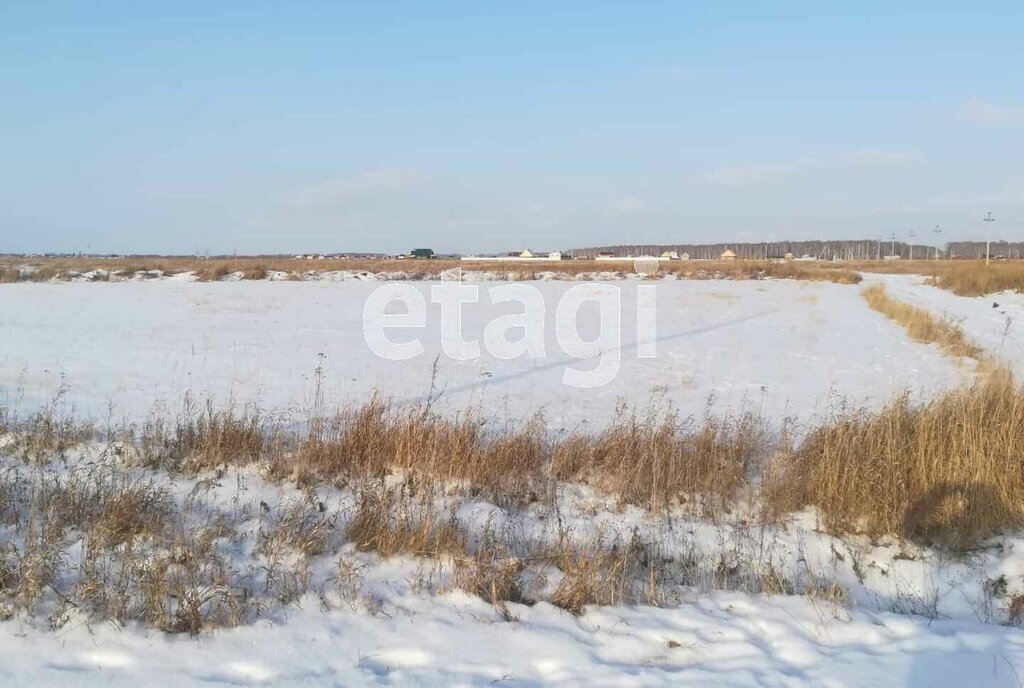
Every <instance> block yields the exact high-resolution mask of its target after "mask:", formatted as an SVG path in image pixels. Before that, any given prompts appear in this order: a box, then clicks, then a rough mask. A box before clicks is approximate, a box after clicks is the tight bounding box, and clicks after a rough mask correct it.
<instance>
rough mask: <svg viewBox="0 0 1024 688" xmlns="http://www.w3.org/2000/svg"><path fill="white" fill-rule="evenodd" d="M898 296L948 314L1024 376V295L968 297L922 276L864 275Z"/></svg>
mask: <svg viewBox="0 0 1024 688" xmlns="http://www.w3.org/2000/svg"><path fill="white" fill-rule="evenodd" d="M864 278H865V281H869V282H870V281H879V282H882V283H884V284H885V285H886V289H888V290H889V292H890V293H891V294H892V295H893V296H894V297H896V298H898V299H900V300H903V301H907V302H910V303H913V304H915V305H917V306H920V307H922V308H926V309H928V310H929V311H931V312H932V313H936V314H942V315H946V316H948V317H949V318H950V319H952V320H955V321H956V322H958V323H960V325H961V326H962V327H963V328H964V331H965V332H967V335H968V336H969V337H970V338H971V340H972V341H974V342H976V343H977V344H979V345H980V346H981V347H982V348H984V349H985V350H986V351H987V352H988V353H989V354H991V355H994V356H997V357H998V358H999V359H1001V360H1002V361H1004V362H1005V363H1007V364H1008V365H1010V366H1011V367H1012V368H1013V370H1014V372H1015V373H1016V375H1017V376H1018V377H1019V378H1024V294H1018V293H1015V292H1005V293H1002V294H990V295H988V296H977V297H965V296H957V295H956V294H954V293H952V292H949V291H946V290H945V289H939V288H938V287H933V286H930V285H928V284H926V283H925V278H924V277H921V276H919V275H868V274H865V275H864Z"/></svg>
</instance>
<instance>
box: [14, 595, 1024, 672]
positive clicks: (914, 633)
mask: <svg viewBox="0 0 1024 688" xmlns="http://www.w3.org/2000/svg"><path fill="white" fill-rule="evenodd" d="M402 604H403V607H402V608H401V609H391V610H390V614H391V618H388V617H384V616H376V617H371V616H367V615H365V614H358V613H342V612H330V613H321V612H320V611H318V610H317V609H315V608H310V606H308V605H307V607H305V608H303V609H302V610H299V611H295V612H294V613H292V614H290V615H289V617H288V619H287V620H286V621H285V620H282V621H281V622H279V623H275V622H272V621H261V622H258V623H256V624H255V625H253V626H250V627H245V628H239V629H236V630H232V631H229V632H223V633H217V634H215V635H213V636H211V637H207V638H203V639H200V640H192V639H188V638H182V637H168V636H165V635H163V634H160V633H155V632H150V633H142V632H136V631H134V630H126V631H120V630H118V629H114V628H110V627H107V626H104V627H100V628H96V629H94V630H93V632H92V633H89V632H88V631H86V629H84V628H78V629H74V630H68V631H62V632H58V633H40V632H30V633H27V634H23V633H15V632H12V631H11V630H8V629H3V641H2V642H0V681H2V682H3V683H4V684H5V685H11V686H14V685H24V686H29V685H31V686H36V687H38V688H43V687H44V686H65V685H68V684H69V683H74V684H75V685H104V686H138V685H175V686H209V685H214V686H216V685H223V686H232V685H234V686H240V685H260V684H263V685H306V686H323V685H331V686H438V687H446V686H489V685H494V686H551V685H559V686H581V687H584V686H685V685H693V686H698V685H699V686H864V687H865V688H874V687H875V686H898V685H907V686H927V687H937V686H950V687H959V686H1007V687H1009V686H1019V685H1020V684H1021V678H1020V675H1019V674H1018V670H1017V669H1015V666H1016V667H1024V633H1022V632H1020V631H1017V630H1011V629H1006V628H1001V627H998V626H985V625H981V624H977V623H964V622H954V621H934V622H929V621H927V620H925V619H920V618H912V617H906V616H897V615H893V614H870V613H864V612H852V613H845V612H844V613H842V614H841V616H842V617H843V618H838V619H837V618H834V617H833V615H832V611H831V610H830V609H827V608H825V609H822V608H820V607H814V606H812V605H811V604H809V603H807V602H806V601H804V600H801V599H787V598H760V597H750V596H746V595H741V594H735V593H718V594H714V595H709V596H702V597H701V599H698V600H695V601H694V602H692V603H688V604H685V605H683V606H681V607H679V608H675V609H648V608H642V607H641V608H599V609H595V610H593V611H591V612H589V613H588V614H586V615H585V616H583V617H580V618H577V617H573V616H571V615H569V614H567V613H565V612H562V611H560V610H557V609H554V608H552V607H549V606H547V605H537V606H536V607H532V608H525V607H524V608H522V609H517V610H516V611H517V614H518V615H519V620H518V621H516V622H511V623H509V622H502V621H496V620H495V619H494V618H493V613H492V611H491V609H490V607H489V606H488V605H487V604H486V603H485V602H483V601H481V600H478V599H472V598H469V597H467V596H465V595H464V594H461V593H460V594H449V595H445V596H443V597H440V598H433V599H422V598H411V599H406V600H403V602H402Z"/></svg>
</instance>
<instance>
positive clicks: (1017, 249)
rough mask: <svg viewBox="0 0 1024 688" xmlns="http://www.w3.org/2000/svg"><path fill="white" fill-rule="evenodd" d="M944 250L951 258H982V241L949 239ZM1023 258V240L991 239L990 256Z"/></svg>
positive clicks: (983, 249)
mask: <svg viewBox="0 0 1024 688" xmlns="http://www.w3.org/2000/svg"><path fill="white" fill-rule="evenodd" d="M946 252H947V253H948V255H949V256H950V257H951V258H984V257H985V242H984V241H951V242H950V243H948V244H946ZM995 256H1003V257H1004V258H1013V259H1019V258H1024V241H993V242H992V257H995Z"/></svg>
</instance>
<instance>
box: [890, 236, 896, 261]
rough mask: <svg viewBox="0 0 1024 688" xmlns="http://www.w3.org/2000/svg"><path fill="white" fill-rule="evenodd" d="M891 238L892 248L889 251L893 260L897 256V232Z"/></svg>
mask: <svg viewBox="0 0 1024 688" xmlns="http://www.w3.org/2000/svg"><path fill="white" fill-rule="evenodd" d="M889 238H890V239H892V248H891V249H890V250H889V257H890V258H891V257H893V256H895V255H896V232H893V233H892V236H890V237H889Z"/></svg>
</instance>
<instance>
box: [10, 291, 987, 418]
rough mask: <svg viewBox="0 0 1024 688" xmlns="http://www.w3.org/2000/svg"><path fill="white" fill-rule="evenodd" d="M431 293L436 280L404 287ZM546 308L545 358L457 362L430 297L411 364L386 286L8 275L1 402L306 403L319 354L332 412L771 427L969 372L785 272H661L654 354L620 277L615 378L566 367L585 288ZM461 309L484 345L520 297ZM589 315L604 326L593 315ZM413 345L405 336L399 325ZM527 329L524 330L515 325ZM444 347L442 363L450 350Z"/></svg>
mask: <svg viewBox="0 0 1024 688" xmlns="http://www.w3.org/2000/svg"><path fill="white" fill-rule="evenodd" d="M407 284H410V285H413V286H414V288H416V289H418V290H420V291H422V292H423V293H424V294H428V293H429V292H428V290H429V288H430V285H429V284H428V283H422V282H418V283H407ZM532 285H533V286H535V287H536V288H537V289H538V290H539V291H540V292H541V293H542V294H543V296H544V303H545V305H546V310H547V314H546V324H547V327H546V351H545V358H543V359H530V358H526V357H521V358H518V359H514V360H499V359H496V358H493V357H491V356H489V355H488V354H487V353H486V352H485V353H484V356H483V358H481V359H479V360H470V361H454V360H452V359H450V358H448V357H446V356H444V355H443V354H441V347H440V332H439V325H438V317H437V316H438V312H439V308H440V307H439V306H438V305H437V304H429V296H427V300H428V308H429V309H430V310H429V311H428V318H427V323H428V324H427V328H426V329H425V330H424V332H423V334H422V338H421V340H422V342H423V345H424V348H425V353H424V354H423V355H421V356H419V357H418V358H415V359H413V360H410V361H404V362H396V361H388V360H384V359H381V358H378V357H376V356H375V355H374V354H373V353H372V352H371V351H370V349H369V347H368V346H367V344H366V342H365V340H364V337H363V331H362V311H363V305H364V302H365V300H366V298H367V296H368V295H369V294H370V293H371V291H372V290H373V289H375V288H376V287H378V286H379V284H377V283H367V282H357V281H343V282H334V283H332V282H233V283H227V282H224V283H209V284H205V283H189V282H177V281H170V280H167V281H150V282H126V283H113V284H107V283H52V284H13V285H4V287H3V290H2V292H0V296H2V301H0V405H8V406H11V407H14V408H16V409H17V410H18V411H19V412H28V411H31V410H32V409H34V408H37V407H38V406H39V405H40V404H43V403H45V402H46V401H48V400H49V399H51V398H53V397H54V396H55V395H56V394H57V392H58V390H60V389H62V388H64V389H66V394H65V401H67V402H69V403H71V404H73V406H74V408H75V413H76V415H77V416H88V417H92V418H99V419H103V418H107V417H108V416H113V417H114V418H115V419H120V417H121V416H124V415H128V416H133V417H138V416H140V415H143V414H145V413H146V412H148V411H150V410H151V409H152V408H153V407H154V405H156V404H159V403H163V404H165V405H168V406H171V407H174V406H175V405H176V404H178V403H180V400H181V398H182V396H183V394H184V393H185V392H186V391H190V392H191V393H192V395H193V396H194V397H196V398H199V399H204V398H207V397H213V398H215V399H217V400H219V401H220V402H224V401H225V400H226V399H228V398H230V399H232V400H234V401H235V402H236V403H242V402H248V401H253V400H259V402H260V404H261V405H262V406H263V407H265V408H270V409H299V410H301V409H304V408H305V407H306V406H307V405H308V404H309V402H310V398H311V396H312V390H313V386H314V385H313V379H314V371H315V369H316V368H317V366H318V365H320V364H321V357H320V354H323V355H324V358H323V359H322V364H323V370H324V374H323V386H324V391H325V396H326V400H327V402H328V403H329V404H338V405H340V404H344V403H347V402H356V403H361V402H363V401H365V400H366V398H367V396H368V394H369V393H370V391H371V390H372V389H374V388H377V389H380V390H381V391H383V392H384V393H385V394H387V395H391V396H394V397H397V398H400V399H417V398H421V397H423V396H424V395H426V394H427V393H428V391H429V389H430V385H431V379H432V366H433V364H434V361H435V358H437V361H438V374H437V384H438V389H439V390H440V391H442V392H443V397H442V399H443V403H446V404H447V405H448V406H449V407H450V408H452V409H455V410H459V409H462V408H465V407H467V406H468V405H471V404H472V405H479V406H480V407H481V408H482V409H483V410H484V411H485V412H486V413H488V414H489V415H497V416H504V415H506V414H508V415H510V416H513V417H521V416H523V415H527V414H531V413H533V412H535V411H538V410H542V411H544V412H545V414H546V415H547V416H548V418H549V420H550V421H552V422H553V423H554V424H555V425H556V426H574V425H576V424H578V423H580V422H582V421H589V422H592V423H596V424H598V425H600V424H603V423H604V422H606V421H607V420H608V419H609V418H610V417H611V416H612V414H613V413H614V410H615V406H616V403H617V402H618V401H619V400H620V399H621V400H624V401H626V402H627V403H629V404H632V405H637V406H643V405H646V404H648V403H649V402H651V400H652V399H654V400H667V401H668V402H671V403H672V404H673V405H675V407H676V408H678V409H679V410H680V411H681V412H682V413H683V415H688V414H698V415H699V414H701V413H703V412H704V410H705V408H706V406H707V404H708V401H709V398H711V397H712V396H713V397H714V400H715V401H714V403H715V409H716V410H717V411H719V412H724V411H727V410H737V409H739V408H740V407H742V406H748V407H751V408H753V409H755V410H760V411H762V412H763V413H764V415H765V416H767V417H768V418H771V419H779V418H781V417H784V416H792V415H797V416H799V417H800V418H801V419H808V418H809V417H810V416H812V415H813V414H815V413H820V412H822V411H824V410H827V409H828V408H829V407H830V406H831V405H832V404H834V403H835V401H836V399H838V398H840V397H842V398H845V399H846V400H847V401H848V402H850V403H854V404H858V405H859V404H868V405H878V404H880V403H882V402H883V401H884V400H886V399H888V398H890V397H891V396H892V395H893V394H895V393H896V392H898V391H902V390H905V389H906V390H911V391H912V392H921V391H924V392H928V391H931V390H934V389H935V388H937V387H943V386H953V385H956V384H958V383H959V382H961V381H962V380H963V379H964V378H965V377H966V376H967V375H968V374H969V366H968V365H957V364H956V363H953V362H951V361H949V360H948V359H946V358H944V357H943V356H942V355H941V354H940V353H939V352H938V350H937V349H935V348H933V347H929V346H923V345H920V344H916V343H913V342H910V341H908V340H907V338H906V337H905V336H904V335H903V333H902V331H901V330H900V329H899V328H898V327H897V326H895V325H893V324H892V323H890V322H889V321H888V320H886V319H885V318H884V317H883V316H881V315H879V314H877V313H874V312H872V311H871V310H870V309H868V308H867V307H866V306H865V304H864V302H863V300H862V299H861V298H860V296H859V290H858V289H857V288H856V287H850V286H841V285H834V284H830V283H798V282H790V281H763V282H730V281H708V282H701V281H678V282H677V281H660V282H658V283H656V288H657V355H656V357H655V358H653V359H638V358H637V355H636V354H637V351H636V343H637V335H636V331H637V330H636V325H635V322H636V296H635V295H636V288H637V284H636V283H635V282H632V281H630V282H619V283H616V284H615V285H614V286H615V287H617V288H619V289H620V290H621V303H622V308H623V320H622V322H623V327H622V333H623V334H622V340H621V344H622V348H621V366H620V369H619V373H618V375H617V376H616V377H615V379H614V380H613V381H612V382H611V383H610V384H608V385H605V386H603V387H599V388H596V389H577V388H573V387H568V386H565V385H563V384H562V383H561V380H562V376H563V372H564V371H565V369H566V367H567V366H569V365H571V366H573V367H575V368H580V369H592V368H593V367H594V365H595V361H593V360H587V361H580V360H576V359H572V358H569V357H568V356H566V355H565V354H564V353H563V351H562V350H561V349H560V348H559V346H558V344H557V342H556V341H555V338H554V313H555V309H556V305H557V302H558V299H559V297H560V296H561V295H563V294H564V293H565V292H566V291H567V290H568V289H569V288H570V287H572V286H573V285H572V284H571V283H563V282H535V283H532ZM498 286H499V285H497V284H495V283H483V284H481V285H480V290H481V304H479V305H475V306H466V307H465V313H466V318H465V326H464V330H463V331H464V336H465V338H466V339H467V340H470V339H478V338H480V336H481V334H482V333H483V331H484V327H485V325H486V323H487V322H488V321H489V320H490V319H492V318H493V317H494V316H496V315H499V314H507V313H513V312H516V308H517V307H516V306H514V305H509V304H504V305H494V304H491V303H490V296H489V293H488V290H490V289H494V288H496V287H498ZM590 306H593V307H592V308H591V307H588V306H585V307H584V308H583V309H582V310H581V312H580V317H579V322H580V332H581V335H582V336H584V337H585V338H591V337H594V336H596V334H597V328H596V325H597V322H598V318H597V308H596V306H595V305H594V304H590ZM390 336H392V337H394V338H395V339H400V340H404V338H405V334H404V333H399V334H397V335H396V334H392V335H390ZM510 336H512V337H515V336H516V335H515V334H512V335H510ZM438 356H440V357H439V358H438Z"/></svg>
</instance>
